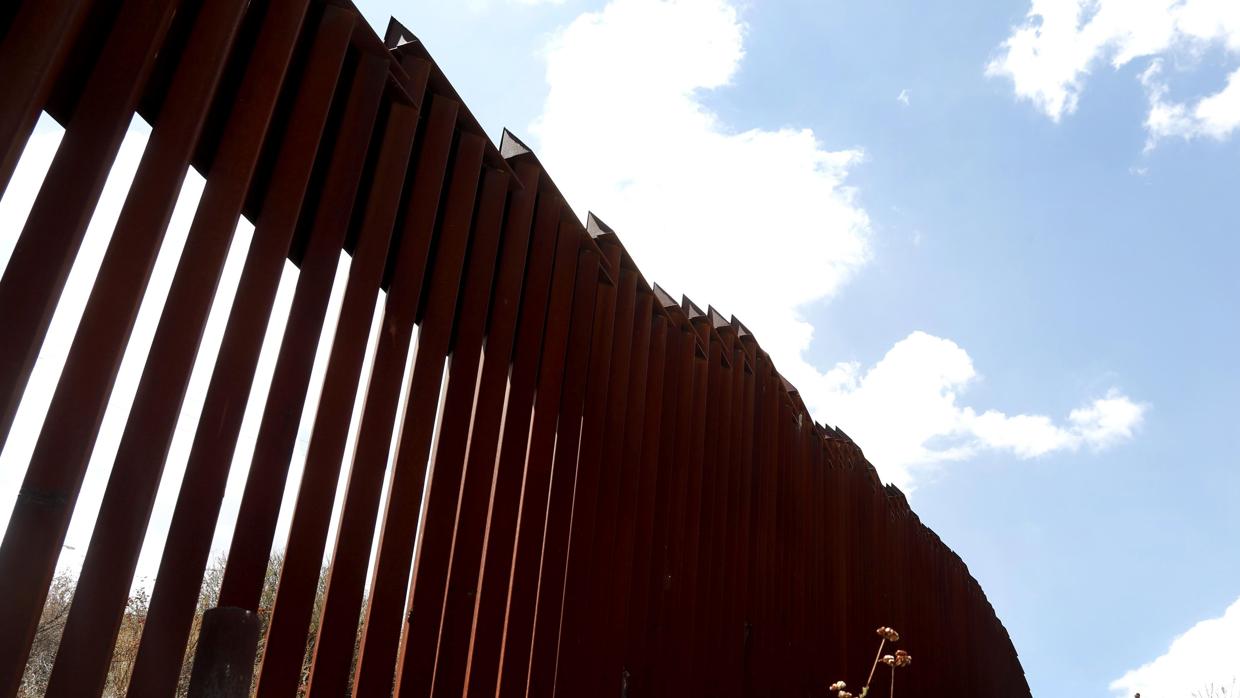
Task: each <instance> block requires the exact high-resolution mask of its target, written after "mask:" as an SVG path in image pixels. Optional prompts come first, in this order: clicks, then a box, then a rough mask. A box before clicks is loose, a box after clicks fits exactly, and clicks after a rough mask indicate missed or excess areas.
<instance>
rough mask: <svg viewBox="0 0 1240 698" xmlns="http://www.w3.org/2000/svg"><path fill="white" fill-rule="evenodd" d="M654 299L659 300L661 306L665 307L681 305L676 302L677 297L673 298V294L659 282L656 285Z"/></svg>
mask: <svg viewBox="0 0 1240 698" xmlns="http://www.w3.org/2000/svg"><path fill="white" fill-rule="evenodd" d="M654 299H655V300H656V301H658V302H659V305H660V306H661V307H664V308H675V307H677V306H679V305H680V304H679V303H677V302H676V299H675V298H672V294H670V293H668V292H667V291H666V290H664V288H663V287H662V286H660V285H658V284H655V285H654Z"/></svg>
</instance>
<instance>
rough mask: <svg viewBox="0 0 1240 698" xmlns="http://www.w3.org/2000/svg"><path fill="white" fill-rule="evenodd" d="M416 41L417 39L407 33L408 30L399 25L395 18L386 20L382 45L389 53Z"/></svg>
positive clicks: (411, 33) (409, 32) (410, 33)
mask: <svg viewBox="0 0 1240 698" xmlns="http://www.w3.org/2000/svg"><path fill="white" fill-rule="evenodd" d="M417 40H418V37H416V36H414V35H413V32H411V31H409V28H408V27H406V26H405V25H403V24H401V23H400V21H399V20H397V19H396V18H395V17H389V18H388V25H387V31H385V32H384V33H383V45H384V46H386V47H387V48H388V50H389V51H391V50H393V49H397V48H400V47H401V46H404V45H405V44H411V43H413V42H415V41H417Z"/></svg>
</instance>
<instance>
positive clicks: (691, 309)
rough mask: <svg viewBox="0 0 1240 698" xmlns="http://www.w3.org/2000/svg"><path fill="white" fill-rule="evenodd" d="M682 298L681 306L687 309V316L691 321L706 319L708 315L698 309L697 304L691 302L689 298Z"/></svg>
mask: <svg viewBox="0 0 1240 698" xmlns="http://www.w3.org/2000/svg"><path fill="white" fill-rule="evenodd" d="M680 298H681V301H680V305H681V307H682V308H684V309H685V315H688V316H689V319H690V320H696V319H698V318H701V317H706V313H704V312H702V309H701V308H699V307H697V304H696V303H694V302H693V301H691V300H689V297H688V296H681V297H680Z"/></svg>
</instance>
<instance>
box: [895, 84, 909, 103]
mask: <svg viewBox="0 0 1240 698" xmlns="http://www.w3.org/2000/svg"><path fill="white" fill-rule="evenodd" d="M896 101H897V102H899V103H900V104H903V105H904V106H906V107H907V106H908V105H909V94H908V88H907V87H906V88H904V89H903V90H900V94H898V95H896Z"/></svg>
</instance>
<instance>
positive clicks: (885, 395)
mask: <svg viewBox="0 0 1240 698" xmlns="http://www.w3.org/2000/svg"><path fill="white" fill-rule="evenodd" d="M744 33H745V27H744V25H743V23H742V22H741V20H740V18H739V17H738V15H737V11H736V9H735V8H734V6H733V5H731V4H730V3H728V2H725V1H724V0H674V1H672V2H664V1H659V0H613V1H612V2H610V3H609V4H608V5H607V6H606V7H605V8H604V9H603V10H602V11H600V12H593V13H588V14H584V15H581V16H580V17H578V18H577V19H576V20H575V21H573V22H572V23H571V24H570V25H569V26H568V27H567V28H565V29H563V30H562V31H561V32H559V33H558V34H557V35H556V36H555V37H554V39H553V40H552V42H551V44H550V46H549V48H548V51H547V82H548V83H549V93H548V96H547V100H546V103H545V105H544V111H543V113H542V115H541V116H540V117H539V119H538V120H537V121H536V123H535V124H534V126H533V131H534V134H535V135H536V136H537V137H538V139H539V146H538V147H537V148H536V150H537V152H538V154H539V156H540V157H541V159H542V161H543V162H544V164H546V165H547V167H548V169H549V170H550V172H551V173H552V174H553V175H554V176H555V178H556V181H557V182H558V183H559V184H560V186H561V187H562V188H563V190H564V193H565V195H566V196H567V197H568V200H569V201H570V202H571V203H572V204H574V205H575V206H579V207H585V206H588V207H589V208H590V209H592V210H594V211H595V212H597V213H598V214H599V215H600V216H601V217H602V218H603V219H604V220H605V221H606V222H607V223H609V224H610V225H612V226H613V227H614V228H615V229H616V230H617V231H618V232H619V233H620V235H621V237H622V238H623V239H624V241H625V245H626V246H627V247H628V249H629V251H630V252H631V253H632V254H633V257H634V258H635V259H636V260H637V263H638V264H639V265H641V268H642V270H643V271H644V272H645V273H646V274H647V276H648V277H649V278H650V279H651V280H654V281H658V282H660V283H662V284H663V285H665V286H667V287H668V288H670V289H672V290H683V291H684V292H686V293H687V294H688V295H689V296H690V297H691V298H693V299H694V300H695V301H697V302H698V303H699V304H705V303H712V304H714V305H715V306H716V307H718V308H720V309H721V310H723V311H725V312H733V313H735V314H736V315H737V317H739V318H741V319H742V320H743V321H745V323H746V324H747V325H748V326H749V327H750V329H752V330H753V331H754V332H755V334H756V335H757V336H758V337H759V339H760V340H761V341H762V345H763V347H764V348H766V350H767V351H769V352H770V353H771V355H772V357H773V358H774V360H775V362H776V365H777V366H778V367H779V369H780V371H781V372H782V373H783V374H784V375H785V376H787V377H788V379H789V380H791V381H792V382H793V383H794V384H795V385H797V386H798V387H799V389H800V391H801V395H802V398H803V399H804V400H805V402H806V404H807V405H808V406H809V407H810V409H811V410H812V411H813V412H814V414H815V415H818V417H819V419H822V420H824V421H828V422H830V423H832V424H835V423H837V422H838V423H840V424H841V426H843V428H844V429H845V430H846V431H848V432H849V434H850V435H852V436H853V437H855V438H856V439H857V441H858V443H860V444H862V445H863V447H864V448H865V449H866V453H867V455H868V456H869V457H870V459H871V460H872V461H873V462H874V463H875V464H876V465H877V466H878V467H879V468H880V470H881V472H882V473H883V475H884V477H885V478H887V479H889V480H891V481H894V482H896V483H897V484H900V485H903V486H906V487H907V486H909V485H910V484H912V482H913V478H914V475H915V474H916V472H917V470H918V469H922V468H925V467H927V466H931V465H933V464H936V463H941V462H943V461H947V460H958V459H961V458H965V457H967V456H970V455H972V454H974V453H976V452H978V451H979V450H982V449H986V448H992V449H1002V450H1009V451H1012V452H1014V453H1016V454H1018V455H1020V456H1022V457H1032V456H1037V455H1041V454H1044V453H1048V452H1050V451H1054V450H1063V449H1077V448H1080V447H1081V446H1084V445H1093V446H1098V447H1102V446H1106V445H1108V444H1110V443H1112V442H1113V441H1116V440H1120V439H1123V438H1127V437H1128V436H1130V435H1131V430H1132V428H1133V427H1135V426H1136V424H1137V423H1139V421H1140V418H1141V414H1142V411H1143V408H1141V407H1140V406H1137V405H1135V404H1134V403H1132V402H1131V401H1129V400H1128V398H1126V397H1123V396H1122V395H1120V394H1119V393H1115V394H1111V395H1108V396H1107V397H1106V398H1103V399H1101V400H1098V401H1095V402H1093V403H1091V404H1089V405H1087V406H1085V407H1084V408H1082V409H1081V410H1078V411H1077V412H1074V413H1073V415H1070V416H1069V419H1068V421H1067V423H1065V424H1063V425H1056V424H1054V423H1053V422H1052V421H1051V420H1050V419H1049V418H1047V417H1041V416H1031V415H1016V416H1012V417H1009V416H1007V415H1004V414H1002V413H1000V412H995V411H988V412H985V413H982V414H978V413H976V412H975V411H974V410H973V409H972V408H969V407H962V406H960V405H958V404H957V399H958V397H959V396H960V395H961V393H962V392H963V390H964V388H965V387H966V386H967V385H968V383H969V382H970V381H972V380H973V379H974V377H975V375H976V374H975V371H974V368H973V363H972V361H971V359H970V358H969V356H968V354H967V353H966V352H965V351H964V350H963V349H961V348H960V347H959V346H957V345H956V344H954V343H953V342H951V341H950V340H946V339H940V338H937V337H932V336H930V335H928V334H925V333H921V332H916V333H913V334H912V335H910V336H909V337H908V338H906V339H904V340H902V341H901V342H899V343H897V344H896V345H895V346H894V347H893V348H892V349H891V351H890V352H888V354H887V356H886V357H884V359H883V360H882V361H880V362H879V363H878V364H877V365H876V366H874V367H873V368H871V369H869V370H868V371H864V372H863V371H862V369H861V366H860V365H859V364H855V363H846V364H839V365H837V366H835V367H834V368H832V369H830V370H829V371H827V372H826V373H823V372H821V371H820V370H818V369H817V368H816V367H814V366H813V365H811V364H810V363H809V362H808V361H807V360H806V358H805V356H804V353H805V351H806V350H807V349H808V348H809V346H810V343H811V341H812V338H813V334H814V327H813V326H812V325H811V324H810V323H809V322H807V321H806V319H805V316H804V315H803V314H802V309H803V308H805V307H806V306H807V305H809V304H811V303H814V302H821V301H822V300H824V299H828V298H830V297H832V296H833V295H834V294H835V293H836V291H837V290H838V289H839V288H840V287H841V286H842V285H843V284H844V283H845V282H847V280H848V279H849V278H850V277H851V276H852V275H853V274H855V273H857V271H858V270H859V269H860V268H861V267H862V266H864V265H865V263H866V262H867V261H868V260H869V257H870V238H871V228H870V223H869V218H868V216H867V215H866V212H865V210H864V209H863V208H862V207H861V205H860V204H859V202H858V201H857V199H856V195H855V192H854V190H853V189H852V188H850V187H849V186H847V184H846V183H845V182H846V178H847V175H848V173H849V172H850V171H851V169H852V168H853V167H855V166H856V165H857V164H858V163H860V162H861V161H862V159H863V153H862V151H861V150H860V149H846V150H839V151H832V150H827V149H825V148H824V147H823V145H822V144H821V142H820V140H819V138H818V136H817V135H816V134H814V133H813V132H812V131H810V130H808V129H794V128H784V129H780V130H777V131H769V130H762V129H750V130H747V131H739V130H735V129H732V128H730V127H729V125H727V124H724V123H723V122H722V121H721V120H720V118H719V117H718V116H717V115H716V114H715V113H714V112H712V111H711V110H710V109H709V107H707V106H706V105H705V104H704V101H703V99H704V97H705V93H706V91H708V90H712V89H717V88H721V87H725V86H727V85H728V84H729V82H730V81H731V79H732V77H733V76H734V74H735V73H736V71H737V68H738V67H739V65H740V62H741V59H742V58H743V56H744V44H743V40H744ZM634 46H640V47H641V50H640V51H634V50H633V47H634ZM901 96H903V97H905V98H907V96H908V93H907V91H905V92H902V93H901ZM901 101H903V100H901ZM578 212H579V213H584V209H579V210H578ZM1078 413H1079V414H1078Z"/></svg>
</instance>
